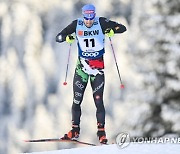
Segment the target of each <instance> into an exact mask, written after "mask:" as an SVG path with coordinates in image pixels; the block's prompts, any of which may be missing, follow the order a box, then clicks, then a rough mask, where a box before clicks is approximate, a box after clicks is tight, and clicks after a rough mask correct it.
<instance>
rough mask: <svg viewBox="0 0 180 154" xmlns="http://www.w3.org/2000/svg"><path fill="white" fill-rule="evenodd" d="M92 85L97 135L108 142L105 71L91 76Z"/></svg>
mask: <svg viewBox="0 0 180 154" xmlns="http://www.w3.org/2000/svg"><path fill="white" fill-rule="evenodd" d="M90 79H91V87H92V89H93V98H94V102H95V105H96V108H97V111H96V117H97V127H98V131H97V136H98V137H99V141H100V143H105V144H106V143H107V139H106V133H105V108H104V103H103V92H104V82H105V80H104V73H103V74H97V75H96V76H95V77H91V78H90Z"/></svg>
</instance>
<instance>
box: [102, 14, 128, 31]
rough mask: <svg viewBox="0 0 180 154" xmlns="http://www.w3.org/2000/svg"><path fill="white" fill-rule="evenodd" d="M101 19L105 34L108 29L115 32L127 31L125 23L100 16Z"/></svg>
mask: <svg viewBox="0 0 180 154" xmlns="http://www.w3.org/2000/svg"><path fill="white" fill-rule="evenodd" d="M99 21H100V24H101V27H102V30H103V33H104V34H105V31H106V30H107V29H112V30H113V31H114V33H123V32H125V31H126V27H125V26H124V25H122V24H119V23H117V22H114V21H111V20H108V19H106V18H104V17H100V18H99Z"/></svg>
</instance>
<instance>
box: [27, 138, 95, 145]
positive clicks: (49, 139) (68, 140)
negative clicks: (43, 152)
mask: <svg viewBox="0 0 180 154" xmlns="http://www.w3.org/2000/svg"><path fill="white" fill-rule="evenodd" d="M24 142H70V143H77V144H83V145H90V146H97V145H96V144H93V143H87V142H82V141H79V140H76V139H72V140H71V139H61V138H46V139H35V140H24Z"/></svg>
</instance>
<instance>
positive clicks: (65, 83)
mask: <svg viewBox="0 0 180 154" xmlns="http://www.w3.org/2000/svg"><path fill="white" fill-rule="evenodd" d="M71 46H72V43H70V46H69V53H68V61H67V67H66V75H65V80H64V82H63V85H64V86H65V85H67V82H66V80H67V74H68V68H69V59H70V53H71Z"/></svg>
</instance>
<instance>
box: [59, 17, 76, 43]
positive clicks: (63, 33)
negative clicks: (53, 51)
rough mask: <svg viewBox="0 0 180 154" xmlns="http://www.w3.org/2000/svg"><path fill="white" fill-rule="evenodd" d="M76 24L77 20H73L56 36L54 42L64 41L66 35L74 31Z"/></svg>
mask: <svg viewBox="0 0 180 154" xmlns="http://www.w3.org/2000/svg"><path fill="white" fill-rule="evenodd" d="M76 26H77V20H74V21H73V22H72V23H71V24H69V25H68V26H67V27H66V28H64V29H63V30H62V31H61V32H60V33H59V34H58V35H57V36H56V42H59V43H61V42H64V41H66V36H67V35H70V34H72V33H74V32H75V31H76Z"/></svg>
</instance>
